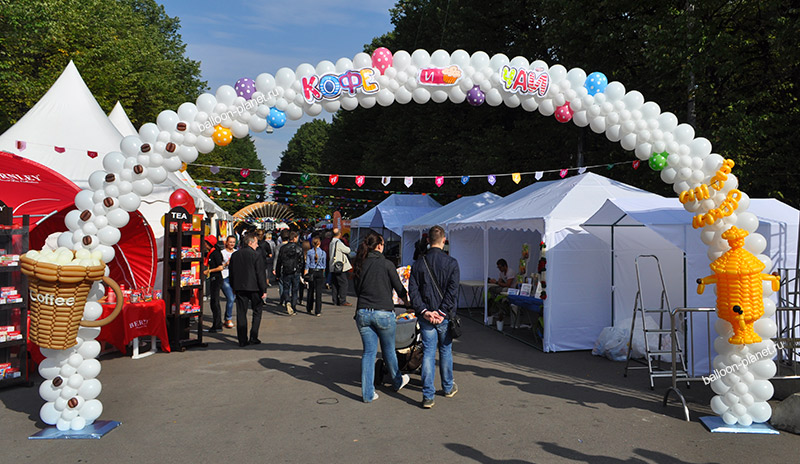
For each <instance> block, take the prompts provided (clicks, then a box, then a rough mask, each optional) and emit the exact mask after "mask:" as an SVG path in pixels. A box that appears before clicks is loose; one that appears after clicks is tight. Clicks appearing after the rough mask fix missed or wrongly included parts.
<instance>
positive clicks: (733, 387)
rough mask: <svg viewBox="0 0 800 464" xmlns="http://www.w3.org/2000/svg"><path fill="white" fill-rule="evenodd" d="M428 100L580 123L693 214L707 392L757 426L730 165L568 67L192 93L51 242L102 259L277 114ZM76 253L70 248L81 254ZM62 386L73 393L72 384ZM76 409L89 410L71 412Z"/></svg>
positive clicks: (48, 371)
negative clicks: (706, 317) (708, 363)
mask: <svg viewBox="0 0 800 464" xmlns="http://www.w3.org/2000/svg"><path fill="white" fill-rule="evenodd" d="M431 100H432V101H434V102H436V103H442V102H444V101H447V100H450V101H451V102H453V103H456V104H461V103H464V102H465V101H466V102H467V103H468V104H470V105H472V106H481V105H483V104H488V105H489V106H498V105H501V104H505V105H506V106H508V107H511V108H516V107H522V108H523V109H524V110H525V111H529V112H534V111H538V112H539V113H540V114H542V115H543V116H554V117H555V119H556V120H557V121H558V122H561V123H567V122H569V121H572V122H573V123H575V124H576V125H577V126H579V127H585V126H589V127H590V128H591V130H592V131H593V132H595V133H598V134H605V136H606V137H607V138H608V139H609V140H611V141H612V142H619V143H620V145H621V146H622V147H623V148H624V149H626V150H629V151H633V152H634V153H635V156H636V157H637V158H638V159H640V160H643V161H644V160H647V161H648V162H649V165H650V166H651V168H653V169H654V170H656V171H660V176H661V179H662V180H663V181H664V182H666V183H668V184H672V185H673V189H674V191H675V193H676V194H677V195H678V196H679V198H680V201H681V202H682V203H683V205H684V206H685V208H686V209H687V210H688V211H690V212H693V213H695V214H696V215H695V217H694V220H693V225H694V227H695V228H699V229H701V231H700V234H701V238H702V240H703V242H704V243H705V244H707V245H708V246H709V249H708V256H709V258H710V259H711V260H712V261H714V263H713V264H712V270H713V271H714V274H713V275H711V276H709V277H706V278H704V279H702V283H701V282H698V283H699V284H700V285H699V288H698V290H699V291H700V290H702V287H703V286H704V285H706V284H712V283H716V284H717V294H718V299H717V313H718V315H719V316H720V319H719V320H718V321H717V323H716V331H717V333H718V334H719V337H718V338H717V339H716V341H715V342H714V346H715V348H716V351H717V353H719V355H718V356H717V357H716V358H715V359H714V362H713V366H714V369H715V370H716V371H718V372H720V373H727V374H728V375H727V376H726V375H720V376H719V377H718V378H716V379H715V380H713V381H712V382H711V388H712V389H713V390H714V392H715V393H716V394H717V395H716V396H714V398H713V399H712V401H711V407H712V409H713V410H714V412H715V413H716V414H718V415H720V416H722V419H723V420H724V421H725V422H726V423H728V424H734V423H737V422H738V423H739V424H741V425H745V426H746V425H750V424H751V423H753V422H766V421H767V420H768V419H769V418H770V416H771V409H770V406H769V405H768V404H767V400H768V399H770V398H771V397H772V394H773V387H772V384H771V383H770V382H769V380H767V379H769V378H770V377H771V376H772V375H774V373H775V364H774V362H773V361H771V360H770V359H769V358H771V356H767V357H762V356H761V355H760V353H767V352H769V353H774V352H775V344H774V343H773V342H772V341H771V340H770V337H773V336H774V335H775V333H776V329H775V324H774V322H772V320H771V319H769V318H770V316H772V314H774V312H775V303H774V302H773V301H771V300H770V299H769V298H768V297H769V296H770V295H771V294H772V293H773V292H774V291H776V290H777V280H773V281H772V282H771V283H770V282H766V281H767V280H771V279H772V276H768V275H766V274H762V273H761V272H762V271H763V269H764V268H767V269H770V268H771V267H772V264H771V262H770V259H769V258H768V257H767V256H765V255H763V254H761V253H762V252H763V251H764V249H765V247H766V240H765V239H764V237H763V236H761V235H759V234H756V233H755V231H756V228H757V227H758V219H757V218H756V216H755V215H754V214H752V213H750V212H747V209H748V206H749V203H750V200H749V197H748V196H747V195H746V194H745V193H743V192H741V191H740V190H738V188H737V187H738V180H737V178H736V176H734V175H733V174H731V169H732V168H733V162H732V161H731V160H725V159H724V158H723V157H722V156H720V155H718V154H714V153H712V147H711V143H710V142H709V141H708V140H707V139H705V138H702V137H695V132H694V129H693V128H692V127H691V126H690V125H688V124H678V118H677V117H676V116H675V115H674V114H672V113H669V112H662V111H661V108H660V107H659V106H658V104H656V103H654V102H651V101H648V102H645V99H644V97H643V96H642V94H641V93H640V92H638V91H636V90H631V91H626V89H625V86H624V85H623V84H622V83H620V82H608V79H607V78H606V76H605V75H603V74H602V73H600V72H592V73H591V74H589V75H587V74H586V72H585V71H584V70H582V69H580V68H573V69H570V70H567V69H566V68H565V67H564V66H562V65H559V64H556V65H553V66H548V65H547V64H546V63H545V62H543V61H539V60H537V61H533V62H529V61H528V60H527V59H526V58H524V57H519V56H518V57H515V58H513V59H509V58H508V57H506V56H505V55H503V54H496V55H494V56H491V57H490V56H489V55H488V54H486V53H485V52H482V51H479V52H476V53H473V54H472V55H470V54H469V53H467V52H466V51H464V50H456V51H454V52H453V53H448V52H447V51H444V50H436V51H435V52H433V53H432V54H431V53H428V52H427V51H425V50H416V51H414V52H413V53H410V54H409V53H408V52H406V51H398V52H395V53H392V52H390V51H389V50H387V49H386V48H379V49H377V50H375V52H374V53H373V54H372V55H371V56H370V55H369V54H366V53H358V54H357V55H355V57H354V58H353V59H352V60H351V59H349V58H341V59H339V60H338V61H336V63H333V62H330V61H322V62H320V63H318V64H317V65H316V66H313V65H311V64H307V63H305V64H301V65H300V66H298V67H297V68H296V69H295V70H292V69H290V68H281V69H279V70H278V71H277V73H276V74H275V76H273V75H271V74H267V73H264V74H260V75H259V76H257V77H256V78H255V80H252V79H249V78H242V79H239V80H238V81H237V82H236V84H235V86H233V87H231V86H228V85H223V86H221V87H219V88H218V89H217V91H216V93H215V94H210V93H204V94H202V95H200V96H199V97H198V98H197V100H196V101H195V102H194V103H192V102H186V103H183V104H182V105H180V106H179V107H178V109H177V112H176V111H171V110H166V111H162V112H161V113H160V114H159V115H158V118H157V120H156V123H147V124H144V125H143V126H142V127H141V128H140V129H139V135H138V136H128V137H125V138H124V139H123V140H122V142H121V143H120V151H118V152H111V153H108V154H106V156H105V158H104V159H103V167H104V169H105V171H97V172H95V173H93V174H92V175H91V176H90V178H89V188H88V189H87V190H83V191H81V192H80V193H78V194H77V195H76V197H75V204H76V205H77V210H76V211H72V212H71V213H69V214H68V215H67V217H66V219H65V223H66V226H67V228H68V229H69V231H68V232H64V233H62V234H61V235H60V236H59V239H58V244H59V246H60V247H65V248H67V249H69V250H86V251H89V252H91V253H90V255H91V257H92V258H101V259H102V261H103V262H110V261H111V260H112V259H113V258H114V249H113V248H112V246H113V245H114V244H115V243H117V241H119V239H120V232H119V229H120V228H121V227H123V226H125V224H127V222H128V219H129V213H131V212H133V211H136V210H137V209H138V207H139V204H140V199H141V197H142V196H146V195H148V194H150V192H151V191H152V190H153V185H155V184H159V183H161V182H163V181H165V180H166V178H167V174H168V173H169V172H174V171H177V170H178V169H179V168H180V167H181V165H182V164H183V163H191V162H193V161H195V160H196V159H197V156H198V153H208V152H210V151H212V150H213V149H214V146H215V145H227V144H228V143H230V142H231V140H232V139H233V137H237V138H241V137H245V136H246V135H247V134H248V133H249V132H250V131H253V132H261V131H264V130H266V129H267V127H268V125H269V126H272V127H274V128H280V127H282V126H283V125H284V124H285V122H286V119H287V118H288V119H291V120H297V119H300V118H301V117H302V116H303V115H304V114H307V115H309V116H317V115H319V114H320V113H322V111H323V110H324V111H327V112H330V113H333V112H336V111H338V110H339V109H345V110H353V109H355V108H357V107H358V106H361V107H364V108H371V107H373V106H375V105H376V104H377V105H380V106H389V105H391V104H393V103H400V104H406V103H410V102H412V101H413V102H415V103H420V104H422V103H427V102H428V101H431ZM729 230H730V231H729ZM748 232H749V235H748V234H747V233H748ZM745 235H748V236H747V237H746V238H745ZM61 251H62V252H63V251H64V250H61ZM86 251H82V253H83V256H84V257H86V255H87V253H86ZM723 254H724V255H723ZM58 255H59V252H58V251H56V252H52V253H51V252H42V253H41V254H40V256H39V258H40V259H42V260H44V261H48V260H50V261H51V262H57V261H58V260H57V257H58ZM756 258H757V259H756ZM84 264H88V262H86V263H84ZM102 294H103V287H102V285H100V284H99V283H96V284H95V286H94V287H93V290H92V292H91V294H90V297H89V299H88V300H89V303H87V310H86V311H85V312H84V320H94V319H96V318H97V317H98V316H99V314H97V311H96V308H94V307H93V306H92V308H91V309H92V311H89V309H90V308H89V306H90V305H96V303H94V301H96V300H97V299H98V298H100V296H102ZM754 326H755V331H754V330H753V327H754ZM81 330H82V332H81V333H79V336H78V340H77V342H78V345H76V346H75V347H73V348H70V349H67V350H58V351H56V350H43V352H45V354H46V355H48V356H49V358H48V359H47V360H45V362H44V363H43V365H45V368H44V369H42V368H40V372H42V375H43V376H44V377H45V379H47V380H46V381H45V383H44V384H43V386H42V389H40V393H41V396H42V398H43V399H45V401H47V403H46V404H45V405H44V406H43V407H42V411H41V414H40V415H41V417H42V420H43V421H44V422H45V423H48V424H56V425H57V427H58V428H59V429H62V430H66V429H69V428H72V429H80V428H82V427H83V426H84V425H86V424H91V423H92V421H94V419H96V418H97V416H99V414H100V412H102V405H101V404H100V403H99V401H97V400H96V399H95V398H96V396H97V394H99V390H100V388H99V382H98V383H97V384H96V385H93V387H94V388H91V389H84V390H86V391H84V390H81V389H80V387H81V385H77V384H78V383H79V382H77V380H76V382H75V384H76V385H77V387H75V388H73V389H74V390H75V392H72V391H70V392H67V393H68V394H77V395H78V396H80V395H81V394H84V395H85V397H82V398H80V400H79V401H78V402H76V404H84V403H83V401H86V404H89V402H90V401H93V402H96V403H92V407H91V408H85V407H84V409H80V410H78V411H77V412H76V411H75V410H73V409H72V408H71V406H64V405H63V404H61V403H63V401H61V400H60V399H64V398H65V397H64V393H63V392H61V394H60V395H59V388H60V387H56V386H55V385H54V383H53V382H52V380H51V379H53V378H54V377H56V375H57V372H59V369H58V368H57V367H58V366H62V365H70V364H72V363H73V361H77V358H76V356H77V355H78V353H79V352H81V351H78V350H80V346H81V344H82V343H89V342H90V341H91V342H94V338H93V337H96V334H95V333H94V332H86V331H85V329H81ZM98 332H99V330H98ZM761 337H763V341H762V338H761ZM95 343H96V342H95ZM84 351H91V350H84ZM748 360H749V361H750V362H749V365H748V362H747V361H748ZM87 361H89V360H87ZM91 361H94V360H91ZM67 363H69V364H67ZM68 370H69V369H68ZM97 370H98V371H99V369H97ZM95 375H96V373H95ZM80 380H83V379H80ZM95 382H96V380H95ZM59 383H60V382H59ZM67 384H69V385H72V384H73V383H72V378H70V380H69V382H68V383H64V385H67ZM70 388H72V387H70ZM59 398H60V399H59ZM70 404H72V402H70ZM85 409H89V410H90V411H88V412H87V413H86V414H84V413H83V412H84V410H85Z"/></svg>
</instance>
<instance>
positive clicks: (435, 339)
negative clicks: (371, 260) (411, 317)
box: [408, 226, 460, 409]
mask: <svg viewBox="0 0 800 464" xmlns="http://www.w3.org/2000/svg"><path fill="white" fill-rule="evenodd" d="M445 239H446V238H445V234H444V229H443V228H441V227H440V226H433V227H431V229H430V231H429V232H428V242H429V243H430V246H431V247H430V249H429V250H428V251H427V253H425V254H423V255H422V256H420V257H419V259H417V260H416V261H415V262H414V264H413V265H412V266H411V276H410V278H409V281H408V293H409V295H410V298H411V305H412V307H413V308H414V312H415V313H416V315H417V318H418V319H419V326H420V329H421V333H422V353H423V355H422V407H423V408H425V409H429V408H432V407H433V405H434V398H433V397H434V393H435V392H436V390H435V388H434V376H435V368H436V348H437V346H438V348H439V375H440V376H441V380H442V391H443V393H444V396H445V397H446V398H452V397H453V396H455V394H456V393H458V385H456V383H455V382H454V381H453V350H452V344H453V337H452V336H451V335H450V331H449V330H448V327H449V324H450V321H451V320H452V319H453V318H454V317H455V315H456V306H457V302H458V285H459V280H460V276H459V269H458V261H456V260H455V259H454V258H452V257H450V256H448V255H447V254H446V253H445V252H444V251H443V248H444V243H445Z"/></svg>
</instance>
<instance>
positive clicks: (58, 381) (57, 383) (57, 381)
mask: <svg viewBox="0 0 800 464" xmlns="http://www.w3.org/2000/svg"><path fill="white" fill-rule="evenodd" d="M62 383H64V379H62V378H61V377H59V376H56V377H55V378H54V379H53V385H55V386H56V387H60V386H61V384H62Z"/></svg>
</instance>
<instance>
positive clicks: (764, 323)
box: [753, 318, 778, 338]
mask: <svg viewBox="0 0 800 464" xmlns="http://www.w3.org/2000/svg"><path fill="white" fill-rule="evenodd" d="M753 329H754V330H755V331H756V333H757V334H758V335H760V336H761V337H762V338H772V337H774V336H775V334H777V333H778V327H777V326H776V325H775V321H773V320H772V319H767V318H761V319H759V320H757V321H755V322H754V323H753Z"/></svg>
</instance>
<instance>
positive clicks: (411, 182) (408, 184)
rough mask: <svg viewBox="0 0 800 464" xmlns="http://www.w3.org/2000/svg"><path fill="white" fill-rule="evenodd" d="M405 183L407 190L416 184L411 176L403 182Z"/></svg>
mask: <svg viewBox="0 0 800 464" xmlns="http://www.w3.org/2000/svg"><path fill="white" fill-rule="evenodd" d="M403 183H404V184H406V188H408V187H411V184H413V183H414V178H413V177H411V176H408V177H406V178H405V180H403Z"/></svg>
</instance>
